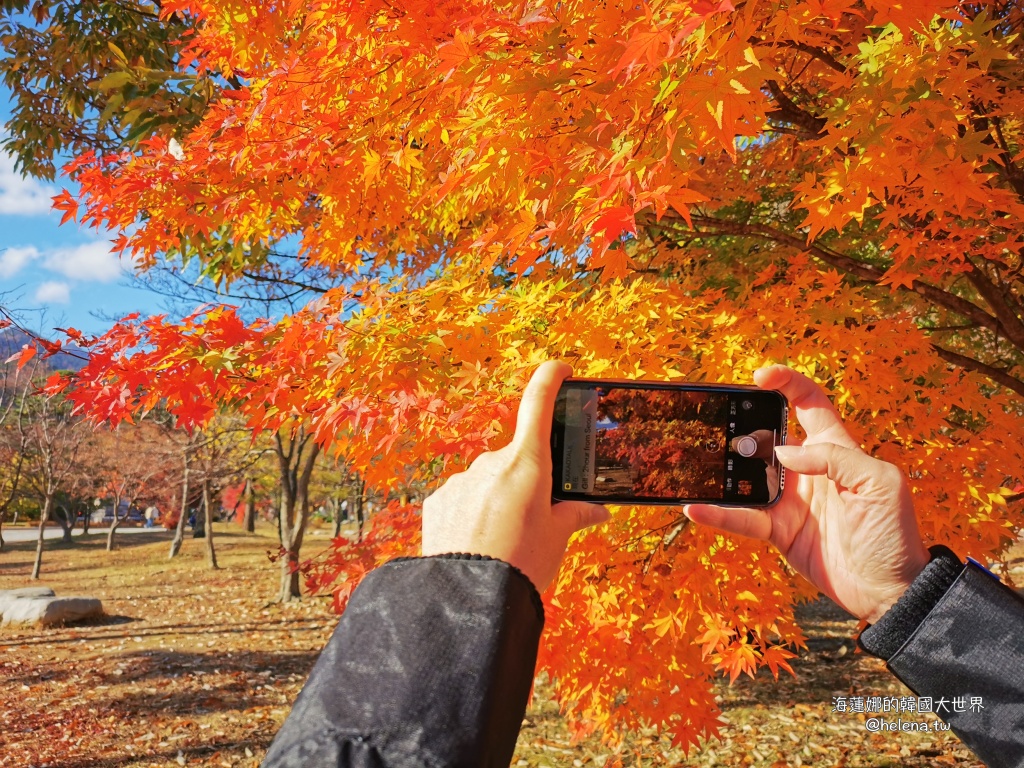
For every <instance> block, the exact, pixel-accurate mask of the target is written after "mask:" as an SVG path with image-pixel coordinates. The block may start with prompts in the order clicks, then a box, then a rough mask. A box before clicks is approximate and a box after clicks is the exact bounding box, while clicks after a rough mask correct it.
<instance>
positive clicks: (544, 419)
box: [512, 360, 572, 455]
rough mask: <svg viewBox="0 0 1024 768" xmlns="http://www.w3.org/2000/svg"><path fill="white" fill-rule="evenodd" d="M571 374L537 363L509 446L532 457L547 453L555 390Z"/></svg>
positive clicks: (557, 364) (554, 363) (568, 370)
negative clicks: (538, 365)
mask: <svg viewBox="0 0 1024 768" xmlns="http://www.w3.org/2000/svg"><path fill="white" fill-rule="evenodd" d="M571 374H572V366H570V365H568V364H566V363H561V362H558V361H555V360H548V361H547V362H544V363H541V364H540V367H538V368H537V370H536V371H534V372H533V376H532V377H531V378H530V381H529V383H528V384H527V385H526V389H525V390H523V399H522V400H521V401H520V402H519V412H518V413H517V414H516V433H515V436H514V437H513V438H512V444H513V445H514V446H515V447H516V448H517V449H518V450H529V451H532V452H534V453H536V454H538V455H539V454H540V453H541V452H542V451H549V450H550V449H549V448H548V444H549V443H550V442H551V417H552V416H553V414H554V410H555V399H556V398H557V397H558V388H559V387H560V386H561V385H562V381H564V380H565V379H566V378H567V377H568V376H570V375H571Z"/></svg>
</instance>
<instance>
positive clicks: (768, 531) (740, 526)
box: [683, 504, 772, 541]
mask: <svg viewBox="0 0 1024 768" xmlns="http://www.w3.org/2000/svg"><path fill="white" fill-rule="evenodd" d="M683 513H684V514H685V515H686V516H687V517H688V518H690V519H691V520H692V521H693V522H695V523H699V524H700V525H708V526H710V527H712V528H718V529H719V530H723V531H728V532H729V533H735V534H737V535H739V536H747V537H748V538H751V539H763V540H765V541H767V540H768V539H770V538H771V536H772V518H771V515H769V514H768V512H767V511H765V510H763V509H748V508H746V507H718V506H715V505H714V504H687V505H686V506H685V507H683Z"/></svg>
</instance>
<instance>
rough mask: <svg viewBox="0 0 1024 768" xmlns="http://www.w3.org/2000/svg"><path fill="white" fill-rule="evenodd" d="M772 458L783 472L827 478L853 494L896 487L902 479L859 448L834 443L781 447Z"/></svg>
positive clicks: (898, 473)
mask: <svg viewBox="0 0 1024 768" xmlns="http://www.w3.org/2000/svg"><path fill="white" fill-rule="evenodd" d="M775 455H776V456H777V457H778V459H779V462H780V463H781V464H782V466H784V467H785V468H786V469H789V470H792V471H793V472H799V473H800V474H802V475H826V476H827V477H828V478H829V480H832V481H833V482H834V483H835V484H836V485H837V486H839V487H840V488H842V489H847V490H850V491H853V492H854V493H856V492H857V491H858V490H860V489H862V488H864V487H865V486H869V485H871V486H880V485H889V484H891V483H893V482H897V483H898V482H899V480H900V478H901V477H902V475H900V472H899V470H898V469H896V467H894V466H893V465H892V464H888V463H886V462H884V461H879V460H878V459H874V458H872V457H871V456H868V455H867V454H866V453H864V452H863V451H862V450H860V449H859V448H847V447H846V446H842V445H835V444H834V443H817V444H815V445H802V446H799V447H797V446H792V445H780V446H777V447H776V448H775Z"/></svg>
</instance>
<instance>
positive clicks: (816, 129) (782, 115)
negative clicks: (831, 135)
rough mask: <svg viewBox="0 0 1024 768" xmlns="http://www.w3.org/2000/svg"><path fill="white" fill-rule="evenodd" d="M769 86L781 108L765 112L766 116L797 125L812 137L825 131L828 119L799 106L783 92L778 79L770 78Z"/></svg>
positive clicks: (806, 134)
mask: <svg viewBox="0 0 1024 768" xmlns="http://www.w3.org/2000/svg"><path fill="white" fill-rule="evenodd" d="M767 86H768V90H769V92H770V93H771V95H772V98H773V99H775V101H776V103H778V105H779V108H778V109H775V110H772V111H771V112H765V117H767V118H770V119H772V120H778V121H780V122H783V123H790V124H791V125H795V126H797V127H798V128H800V129H801V130H802V131H803V134H804V135H805V136H807V137H808V138H811V139H815V138H817V137H818V136H820V135H821V134H822V133H824V131H825V126H826V125H828V120H826V119H825V118H823V117H815V116H814V115H812V114H811V113H810V112H807V111H806V110H804V109H801V108H800V107H798V106H797V104H796V102H795V101H793V100H792V99H791V98H789V97H788V96H787V95H786V94H785V93H783V92H782V86H781V85H779V83H778V81H777V80H769V81H768V82H767Z"/></svg>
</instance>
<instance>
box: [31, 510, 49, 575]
mask: <svg viewBox="0 0 1024 768" xmlns="http://www.w3.org/2000/svg"><path fill="white" fill-rule="evenodd" d="M51 506H53V496H52V495H49V496H47V497H46V498H45V499H43V511H42V514H40V516H39V538H37V539H36V561H35V563H33V565H32V578H33V579H38V578H39V571H40V570H41V569H42V567H43V531H45V530H46V522H47V520H49V519H50V507H51Z"/></svg>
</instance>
